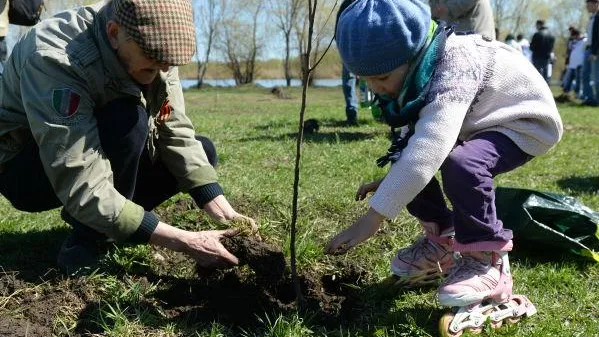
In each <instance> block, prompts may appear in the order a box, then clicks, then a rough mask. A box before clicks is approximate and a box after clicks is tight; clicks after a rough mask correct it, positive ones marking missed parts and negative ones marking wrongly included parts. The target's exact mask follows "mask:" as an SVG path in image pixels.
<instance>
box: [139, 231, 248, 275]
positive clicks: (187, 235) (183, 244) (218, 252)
mask: <svg viewBox="0 0 599 337" xmlns="http://www.w3.org/2000/svg"><path fill="white" fill-rule="evenodd" d="M238 232H239V230H237V229H228V230H223V231H201V232H190V231H186V230H182V229H179V228H175V227H173V226H171V225H168V224H166V223H164V222H159V223H158V226H157V227H156V229H155V230H154V232H153V233H152V236H150V243H151V244H153V245H157V246H161V247H164V248H167V249H170V250H173V251H176V252H183V253H186V254H188V255H189V256H191V257H192V258H194V259H195V260H196V261H197V262H198V264H199V265H201V266H202V267H206V268H226V267H231V266H234V265H236V264H237V263H238V262H239V261H238V260H237V258H236V257H235V256H234V255H233V254H231V253H229V252H228V251H227V250H226V249H225V247H223V245H222V244H221V243H220V239H221V238H223V237H226V236H233V235H235V234H237V233H238Z"/></svg>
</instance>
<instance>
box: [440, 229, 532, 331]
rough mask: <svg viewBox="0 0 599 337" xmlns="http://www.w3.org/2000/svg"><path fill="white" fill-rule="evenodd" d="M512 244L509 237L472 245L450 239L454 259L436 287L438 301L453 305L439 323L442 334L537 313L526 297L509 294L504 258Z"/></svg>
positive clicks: (495, 325) (494, 325) (507, 266)
mask: <svg viewBox="0 0 599 337" xmlns="http://www.w3.org/2000/svg"><path fill="white" fill-rule="evenodd" d="M512 246H513V244H512V241H511V240H510V241H509V242H491V241H486V242H476V243H473V244H459V243H457V242H454V244H453V245H452V248H453V250H454V251H455V252H456V262H455V265H454V267H453V268H452V270H451V274H450V275H449V276H448V277H447V279H446V280H445V282H444V283H443V284H442V285H441V286H440V287H439V303H440V304H441V305H442V306H447V307H452V308H453V309H452V311H451V312H449V313H446V314H445V315H443V317H441V320H440V322H439V332H440V335H441V336H442V337H457V336H460V335H462V333H463V332H464V331H466V330H468V331H470V332H472V333H480V332H481V331H482V329H483V323H485V322H487V321H488V322H490V325H491V327H492V328H494V329H495V328H499V327H501V326H502V324H503V323H504V322H505V323H508V324H512V323H516V322H518V321H519V320H520V318H521V317H522V316H527V317H528V316H531V315H534V314H535V313H536V312H537V309H536V308H535V306H534V305H533V304H532V303H531V302H530V301H529V300H528V298H526V296H523V295H513V294H512V286H513V281H512V274H511V271H510V263H509V259H508V252H509V251H511V250H512ZM458 252H459V253H458ZM458 255H460V256H461V257H460V256H458Z"/></svg>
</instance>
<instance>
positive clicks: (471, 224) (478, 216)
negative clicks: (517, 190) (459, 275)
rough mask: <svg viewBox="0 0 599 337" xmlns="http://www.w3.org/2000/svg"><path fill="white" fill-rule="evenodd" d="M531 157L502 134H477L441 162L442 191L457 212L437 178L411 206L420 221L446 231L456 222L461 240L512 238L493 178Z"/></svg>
mask: <svg viewBox="0 0 599 337" xmlns="http://www.w3.org/2000/svg"><path fill="white" fill-rule="evenodd" d="M531 158H532V157H531V156H530V155H528V154H526V153H525V152H523V151H522V150H521V149H520V148H519V147H518V146H517V145H516V144H514V142H513V141H512V140H511V139H510V138H508V137H507V136H505V135H503V134H501V133H499V132H484V133H481V134H478V135H476V136H474V137H473V138H472V139H470V140H468V141H465V142H463V143H461V144H458V145H457V146H456V147H455V148H454V149H453V150H452V151H451V153H450V154H449V156H448V157H447V159H446V160H445V162H444V163H443V165H442V166H441V177H442V179H443V190H444V191H445V194H446V195H447V198H448V199H449V201H450V202H451V205H452V207H453V211H450V210H449V209H448V208H447V205H446V203H445V199H444V197H443V191H442V190H441V186H440V185H439V182H438V181H437V179H436V178H434V177H433V179H432V180H431V181H430V183H429V184H428V185H427V186H426V187H425V188H424V190H422V191H421V192H420V193H419V194H418V195H417V196H416V198H414V200H413V201H412V202H411V203H409V204H408V206H407V209H408V211H409V212H410V214H412V215H413V216H415V217H417V218H418V219H421V220H423V221H429V222H436V223H438V224H439V225H440V226H441V229H442V230H443V229H446V228H449V227H451V226H453V227H454V228H455V239H456V241H458V242H460V243H464V244H466V243H472V242H479V241H507V240H511V239H512V231H511V230H509V229H504V228H503V223H502V222H501V220H499V219H497V213H496V209H495V189H494V187H493V178H494V177H495V176H496V175H498V174H500V173H504V172H508V171H511V170H513V169H515V168H517V167H519V166H521V165H523V164H525V163H526V162H528V161H529V160H530V159H531Z"/></svg>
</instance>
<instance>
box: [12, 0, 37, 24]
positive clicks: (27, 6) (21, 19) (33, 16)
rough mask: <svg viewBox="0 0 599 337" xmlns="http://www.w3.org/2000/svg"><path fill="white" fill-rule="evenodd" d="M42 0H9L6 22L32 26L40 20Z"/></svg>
mask: <svg viewBox="0 0 599 337" xmlns="http://www.w3.org/2000/svg"><path fill="white" fill-rule="evenodd" d="M43 5H44V1H43V0H9V1H8V6H9V7H8V22H10V23H11V24H13V25H19V26H33V25H35V24H36V23H38V22H39V21H40V15H41V14H42V7H43Z"/></svg>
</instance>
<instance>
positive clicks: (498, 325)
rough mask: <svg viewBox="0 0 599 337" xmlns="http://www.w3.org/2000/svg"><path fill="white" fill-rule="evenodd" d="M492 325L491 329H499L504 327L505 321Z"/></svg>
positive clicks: (492, 323)
mask: <svg viewBox="0 0 599 337" xmlns="http://www.w3.org/2000/svg"><path fill="white" fill-rule="evenodd" d="M490 324H491V328H493V329H499V328H501V326H502V325H503V321H499V322H493V321H491V323H490Z"/></svg>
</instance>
